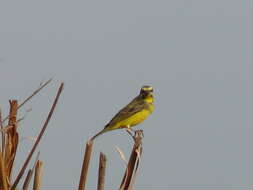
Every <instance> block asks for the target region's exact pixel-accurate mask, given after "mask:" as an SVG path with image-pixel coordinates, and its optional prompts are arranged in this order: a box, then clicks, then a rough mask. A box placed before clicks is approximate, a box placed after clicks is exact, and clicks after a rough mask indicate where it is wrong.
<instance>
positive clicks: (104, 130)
mask: <svg viewBox="0 0 253 190" xmlns="http://www.w3.org/2000/svg"><path fill="white" fill-rule="evenodd" d="M105 132H107V130H106V129H103V130H102V131H100V132H99V133H97V134H96V135H94V136H93V137H92V138H91V139H90V140H91V141H93V140H94V139H95V138H97V137H98V136H99V135H102V134H103V133H105Z"/></svg>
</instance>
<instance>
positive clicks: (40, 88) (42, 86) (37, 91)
mask: <svg viewBox="0 0 253 190" xmlns="http://www.w3.org/2000/svg"><path fill="white" fill-rule="evenodd" d="M52 80H53V79H52V78H51V79H49V80H48V81H46V82H45V83H44V84H41V85H40V86H39V88H38V89H36V90H35V91H34V92H33V93H32V94H31V95H30V96H29V97H27V98H26V99H25V100H24V101H23V102H22V103H21V104H20V105H19V106H18V109H19V108H21V107H22V106H23V105H24V104H25V103H27V102H28V101H29V100H30V99H32V98H33V97H34V96H35V95H36V94H38V93H39V92H40V91H41V90H42V89H43V88H44V87H45V86H47V85H48V84H49V83H50V82H51V81H52ZM8 118H9V116H7V117H5V118H4V119H3V120H2V123H4V122H5V121H6V120H7V119H8Z"/></svg>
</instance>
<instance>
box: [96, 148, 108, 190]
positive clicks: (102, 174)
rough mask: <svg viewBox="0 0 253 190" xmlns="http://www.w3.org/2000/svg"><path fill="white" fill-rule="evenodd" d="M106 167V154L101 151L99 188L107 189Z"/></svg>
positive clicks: (100, 189)
mask: <svg viewBox="0 0 253 190" xmlns="http://www.w3.org/2000/svg"><path fill="white" fill-rule="evenodd" d="M105 169H106V156H105V154H103V153H102V152H100V156H99V169H98V187H97V190H104V189H105Z"/></svg>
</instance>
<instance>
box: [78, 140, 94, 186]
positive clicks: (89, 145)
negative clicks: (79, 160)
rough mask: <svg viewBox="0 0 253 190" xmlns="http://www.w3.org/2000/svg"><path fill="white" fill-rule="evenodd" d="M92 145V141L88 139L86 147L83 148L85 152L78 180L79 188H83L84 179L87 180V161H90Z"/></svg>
mask: <svg viewBox="0 0 253 190" xmlns="http://www.w3.org/2000/svg"><path fill="white" fill-rule="evenodd" d="M92 146H93V141H90V140H89V141H88V142H87V143H86V148H85V154H84V158H83V165H82V171H81V176H80V181H79V188H78V189H79V190H84V189H85V185H86V181H87V175H88V170H89V163H90V158H91V153H92Z"/></svg>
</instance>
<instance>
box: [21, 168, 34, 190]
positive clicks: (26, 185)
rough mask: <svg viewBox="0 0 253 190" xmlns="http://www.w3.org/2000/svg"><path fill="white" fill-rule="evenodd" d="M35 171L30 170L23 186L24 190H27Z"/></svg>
mask: <svg viewBox="0 0 253 190" xmlns="http://www.w3.org/2000/svg"><path fill="white" fill-rule="evenodd" d="M32 175H33V171H32V170H31V169H30V170H29V171H28V173H27V175H26V178H25V182H24V184H23V190H27V189H28V187H29V184H30V181H31V179H32Z"/></svg>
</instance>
